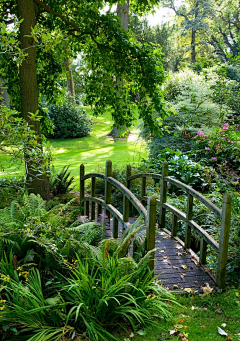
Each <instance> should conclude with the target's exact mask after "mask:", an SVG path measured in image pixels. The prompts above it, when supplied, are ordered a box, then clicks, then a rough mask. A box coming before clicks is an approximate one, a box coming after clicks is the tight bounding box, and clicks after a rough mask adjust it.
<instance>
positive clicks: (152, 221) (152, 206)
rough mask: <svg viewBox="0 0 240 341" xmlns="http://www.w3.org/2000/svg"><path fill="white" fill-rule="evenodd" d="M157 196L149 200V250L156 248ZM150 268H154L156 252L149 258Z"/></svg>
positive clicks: (147, 236)
mask: <svg viewBox="0 0 240 341" xmlns="http://www.w3.org/2000/svg"><path fill="white" fill-rule="evenodd" d="M156 204H157V201H156V198H154V197H150V198H148V202H147V235H146V238H147V251H150V250H152V249H154V248H155V232H156ZM149 268H150V270H153V269H154V253H152V254H151V257H150V260H149Z"/></svg>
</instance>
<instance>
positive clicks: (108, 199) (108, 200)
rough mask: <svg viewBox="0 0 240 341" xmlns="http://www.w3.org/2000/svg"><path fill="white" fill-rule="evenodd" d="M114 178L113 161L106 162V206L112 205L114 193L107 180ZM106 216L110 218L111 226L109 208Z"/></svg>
mask: <svg viewBox="0 0 240 341" xmlns="http://www.w3.org/2000/svg"><path fill="white" fill-rule="evenodd" d="M110 176H112V161H111V160H107V161H106V169H105V204H106V205H107V204H111V192H112V186H111V184H110V183H109V182H108V181H107V178H108V177H110ZM104 214H105V216H107V217H108V221H109V224H110V212H109V211H108V210H107V207H105V209H104Z"/></svg>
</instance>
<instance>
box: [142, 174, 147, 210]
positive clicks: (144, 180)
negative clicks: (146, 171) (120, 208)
mask: <svg viewBox="0 0 240 341" xmlns="http://www.w3.org/2000/svg"><path fill="white" fill-rule="evenodd" d="M145 196H146V177H145V176H144V177H143V178H142V186H141V202H142V204H143V205H144V204H145V200H144V197H145Z"/></svg>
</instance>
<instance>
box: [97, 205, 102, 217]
mask: <svg viewBox="0 0 240 341" xmlns="http://www.w3.org/2000/svg"><path fill="white" fill-rule="evenodd" d="M101 214H102V205H100V204H97V218H99V216H100V215H101Z"/></svg>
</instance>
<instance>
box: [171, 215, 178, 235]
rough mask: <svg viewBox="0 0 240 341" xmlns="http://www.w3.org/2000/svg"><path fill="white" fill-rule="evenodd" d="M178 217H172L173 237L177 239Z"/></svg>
mask: <svg viewBox="0 0 240 341" xmlns="http://www.w3.org/2000/svg"><path fill="white" fill-rule="evenodd" d="M177 218H178V217H177V216H176V215H175V214H173V215H172V229H171V236H172V237H175V236H176V235H177Z"/></svg>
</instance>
